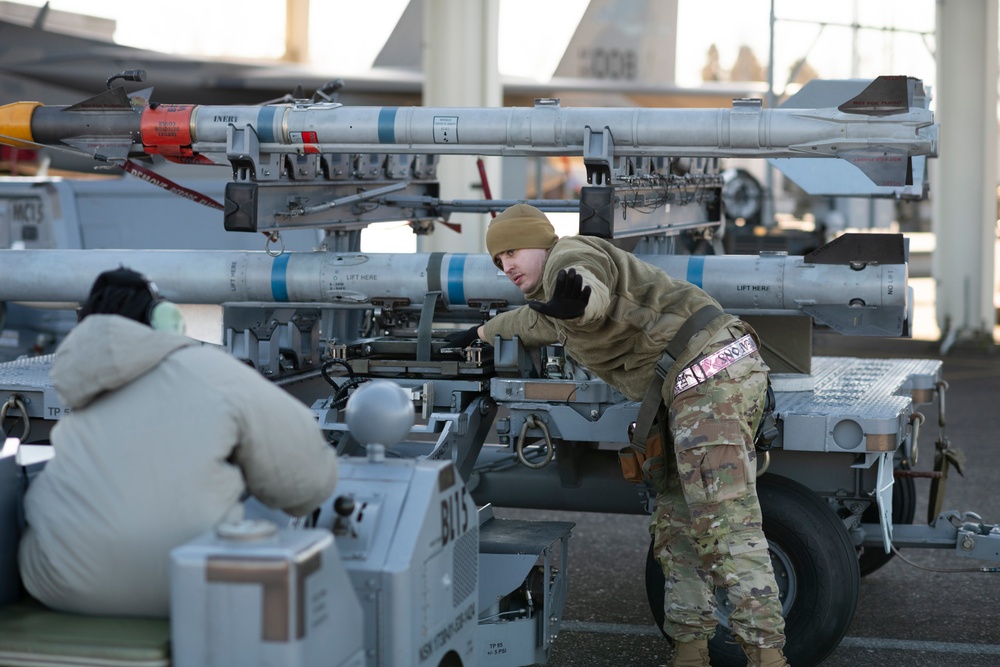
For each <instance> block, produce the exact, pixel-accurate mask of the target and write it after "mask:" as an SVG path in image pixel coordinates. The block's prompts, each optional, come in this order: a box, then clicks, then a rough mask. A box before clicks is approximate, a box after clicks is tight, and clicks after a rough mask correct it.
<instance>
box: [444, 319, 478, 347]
mask: <svg viewBox="0 0 1000 667" xmlns="http://www.w3.org/2000/svg"><path fill="white" fill-rule="evenodd" d="M479 326H480V325H478V324H477V325H476V326H474V327H472V328H471V329H466V330H464V331H456V332H454V333H450V334H448V335H447V336H445V337H444V339H445V340H446V341H448V345H449V346H450V347H469V346H470V345H472V344H473V343H475V342H476V341H477V340H479Z"/></svg>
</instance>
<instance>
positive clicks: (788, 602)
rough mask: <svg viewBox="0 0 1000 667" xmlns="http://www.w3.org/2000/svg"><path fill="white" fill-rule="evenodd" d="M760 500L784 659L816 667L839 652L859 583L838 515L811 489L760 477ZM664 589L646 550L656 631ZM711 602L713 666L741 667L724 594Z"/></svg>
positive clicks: (854, 556) (855, 562)
mask: <svg viewBox="0 0 1000 667" xmlns="http://www.w3.org/2000/svg"><path fill="white" fill-rule="evenodd" d="M757 495H758V497H759V498H760V505H761V511H762V512H763V515H764V534H765V536H766V537H767V540H768V545H769V551H770V553H771V564H772V566H773V568H774V576H775V579H777V582H778V589H779V595H780V597H781V607H782V615H783V616H784V617H785V635H786V637H787V644H786V645H785V656H786V658H787V659H788V662H789V664H792V665H797V666H806V665H816V664H818V663H819V662H820V661H822V660H823V659H824V658H826V657H827V656H828V655H829V654H830V653H831V652H832V651H833V650H834V649H835V648H836V647H837V645H838V644H839V643H840V640H841V639H843V637H844V635H845V634H846V633H847V629H848V627H849V626H850V624H851V620H852V619H853V618H854V610H855V608H856V606H857V603H858V589H859V587H860V582H861V576H860V573H859V570H858V558H857V551H856V550H855V548H854V544H853V543H852V542H851V540H850V537H849V536H848V534H847V530H846V529H845V528H844V525H843V523H842V522H841V521H840V519H839V518H838V517H837V515H836V513H834V511H833V510H832V509H831V508H830V507H829V505H827V504H826V503H825V502H824V501H823V500H822V499H821V498H820V497H819V496H817V495H816V494H815V493H813V492H812V491H811V490H810V489H809V488H808V487H805V486H803V485H802V484H799V483H798V482H795V481H792V480H790V479H788V478H785V477H780V476H777V475H764V476H763V477H761V478H760V479H759V480H758V482H757ZM663 584H664V576H663V570H662V569H661V568H660V565H659V563H658V562H657V561H656V559H655V558H654V557H653V545H652V542H650V545H649V551H648V553H647V557H646V595H647V598H648V599H649V605H650V609H651V610H652V612H653V618H655V619H656V624H657V626H659V627H660V628H661V629H662V627H663V619H664V611H663V601H664V591H663ZM716 599H717V601H718V610H717V612H716V614H717V615H718V616H719V625H718V628H717V630H716V633H715V636H714V637H713V638H712V640H711V641H710V642H709V649H710V652H711V659H712V664H713V665H716V666H718V667H737V666H741V665H745V664H746V657H745V656H744V655H743V652H742V650H740V648H739V646H738V645H737V644H735V643H734V641H733V637H732V634H731V632H730V628H729V611H728V609H727V607H728V599H727V598H726V595H725V592H724V591H717V593H716ZM664 635H665V636H667V635H666V633H664ZM667 639H668V640H669V641H670V642H671V643H673V640H672V639H671V638H670V637H669V636H667Z"/></svg>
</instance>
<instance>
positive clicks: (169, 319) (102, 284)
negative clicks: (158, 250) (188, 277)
mask: <svg viewBox="0 0 1000 667" xmlns="http://www.w3.org/2000/svg"><path fill="white" fill-rule="evenodd" d="M94 314H105V315H121V316H122V317H127V318H129V319H132V320H135V321H136V322H139V323H141V324H146V325H149V326H150V327H152V328H153V329H156V330H157V331H172V332H174V333H184V317H183V315H182V314H181V312H180V309H179V308H177V306H176V305H174V304H173V303H171V302H169V301H167V300H166V299H164V298H163V297H162V296H161V295H160V291H159V290H158V289H157V287H156V284H155V283H154V282H153V281H151V280H149V279H147V278H146V277H145V276H144V275H142V274H141V273H138V272H136V271H133V270H131V269H126V268H125V267H119V268H117V269H115V270H113V271H105V272H104V273H102V274H101V275H99V276H98V277H97V280H95V281H94V286H93V287H92V288H91V290H90V296H88V297H87V301H86V303H84V304H83V307H82V308H80V310H79V311H78V313H77V316H78V320H82V319H83V318H85V317H87V316H88V315H94Z"/></svg>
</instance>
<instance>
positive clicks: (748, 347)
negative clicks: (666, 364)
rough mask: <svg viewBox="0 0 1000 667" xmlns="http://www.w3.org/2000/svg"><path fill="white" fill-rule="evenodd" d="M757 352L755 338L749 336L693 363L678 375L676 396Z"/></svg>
mask: <svg viewBox="0 0 1000 667" xmlns="http://www.w3.org/2000/svg"><path fill="white" fill-rule="evenodd" d="M756 351H757V344H756V343H754V342H753V336H751V335H750V334H747V335H745V336H743V337H742V338H740V339H739V340H735V341H733V342H732V343H731V344H729V345H727V346H725V347H724V348H722V349H721V350H718V351H717V352H713V353H712V354H710V355H708V356H707V357H703V358H702V359H699V360H697V361H694V362H692V363H691V365H690V366H688V367H687V368H685V369H684V370H682V371H681V372H680V373H678V374H677V380H676V381H674V396H676V395H677V394H679V393H681V392H682V391H687V390H688V389H690V388H691V387H695V386H697V385H699V384H701V383H702V382H704V381H705V380H707V379H708V378H710V377H712V376H713V375H716V374H717V373H718V372H719V371H721V370H723V369H724V368H727V367H728V366H731V365H732V364H735V363H736V362H737V361H739V360H740V359H742V358H743V357H748V356H750V355H751V354H753V353H754V352H756Z"/></svg>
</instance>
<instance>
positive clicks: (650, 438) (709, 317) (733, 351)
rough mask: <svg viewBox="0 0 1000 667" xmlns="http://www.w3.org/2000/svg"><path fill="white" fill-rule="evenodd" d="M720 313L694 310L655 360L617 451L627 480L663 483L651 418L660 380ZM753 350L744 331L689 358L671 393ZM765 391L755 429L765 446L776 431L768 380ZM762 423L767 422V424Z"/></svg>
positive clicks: (657, 405) (660, 456)
mask: <svg viewBox="0 0 1000 667" xmlns="http://www.w3.org/2000/svg"><path fill="white" fill-rule="evenodd" d="M723 314H724V313H723V312H722V310H721V309H719V308H718V307H717V306H711V305H710V306H705V307H703V308H701V309H700V310H698V311H696V312H695V313H694V314H693V315H691V316H690V317H689V318H688V319H687V320H686V321H685V322H684V324H683V325H682V326H681V328H680V329H679V330H678V332H677V335H676V336H674V339H673V340H671V341H670V344H669V345H668V346H667V350H666V351H665V352H664V354H663V356H662V357H661V358H660V360H659V361H658V362H657V364H656V369H655V372H654V373H653V379H652V381H651V382H650V383H649V387H647V389H646V394H645V396H643V399H642V403H641V404H640V406H639V414H638V415H637V417H636V421H635V423H634V424H633V425H632V427H630V429H629V440H630V444H629V446H628V447H624V448H622V449H620V450H619V451H618V459H619V463H620V464H621V468H622V474H623V475H624V476H625V479H626V480H628V481H630V482H635V483H644V482H647V481H652V482H653V484H654V486H661V485H662V484H663V480H662V474H661V473H662V472H663V469H664V461H663V455H664V451H663V438H662V436H661V430H662V429H660V428H657V429H655V430H654V429H652V426H653V421H654V419H655V417H656V415H657V412H658V411H659V409H660V407H661V406H662V404H663V398H662V388H663V383H664V382H665V381H666V379H667V377H668V376H669V375H670V372H671V367H672V366H673V365H674V363H675V362H676V360H677V358H678V357H679V356H680V355H681V354H683V352H684V349H685V348H686V347H687V344H688V342H689V341H690V340H691V337H692V336H694V335H695V334H696V333H698V332H699V331H701V330H702V329H704V328H705V327H706V326H708V325H709V324H710V323H711V322H712V321H713V320H715V319H716V318H717V317H720V316H722V315H723ZM756 351H757V345H756V343H755V342H754V340H753V336H751V335H750V334H747V335H745V336H743V337H741V338H739V339H738V340H734V341H732V342H731V343H730V344H728V345H726V347H724V348H722V349H720V350H717V351H716V352H713V353H711V354H709V355H707V356H705V357H702V358H700V359H698V360H696V361H694V362H692V363H691V364H689V365H688V366H686V367H685V368H683V369H682V370H681V371H680V372H678V374H677V377H676V379H675V380H674V388H673V395H674V396H676V395H677V394H679V393H681V392H682V391H686V390H688V389H691V388H692V387H695V386H697V385H699V384H701V383H702V382H705V381H706V380H708V379H709V378H711V377H713V376H715V375H716V374H718V373H719V372H720V371H722V370H723V369H725V368H727V367H728V366H730V365H732V364H734V363H736V362H737V361H739V360H740V359H743V358H744V357H747V356H749V355H751V354H753V353H754V352H756ZM767 393H768V395H767V405H766V406H765V416H764V418H762V419H761V428H759V429H758V432H757V440H758V442H760V441H762V440H763V441H766V446H768V447H769V446H770V442H771V441H772V440H774V437H775V436H776V435H777V429H776V428H774V418H773V415H772V414H771V413H772V412H773V410H774V393H773V392H772V391H771V387H770V383H768V389H767ZM664 418H665V415H664ZM765 424H766V425H767V426H766V427H765ZM762 429H765V430H766V431H767V432H766V434H765V435H764V436H763V437H761V436H762V433H761V430H762ZM651 431H652V432H651ZM658 490H659V489H658Z"/></svg>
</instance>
